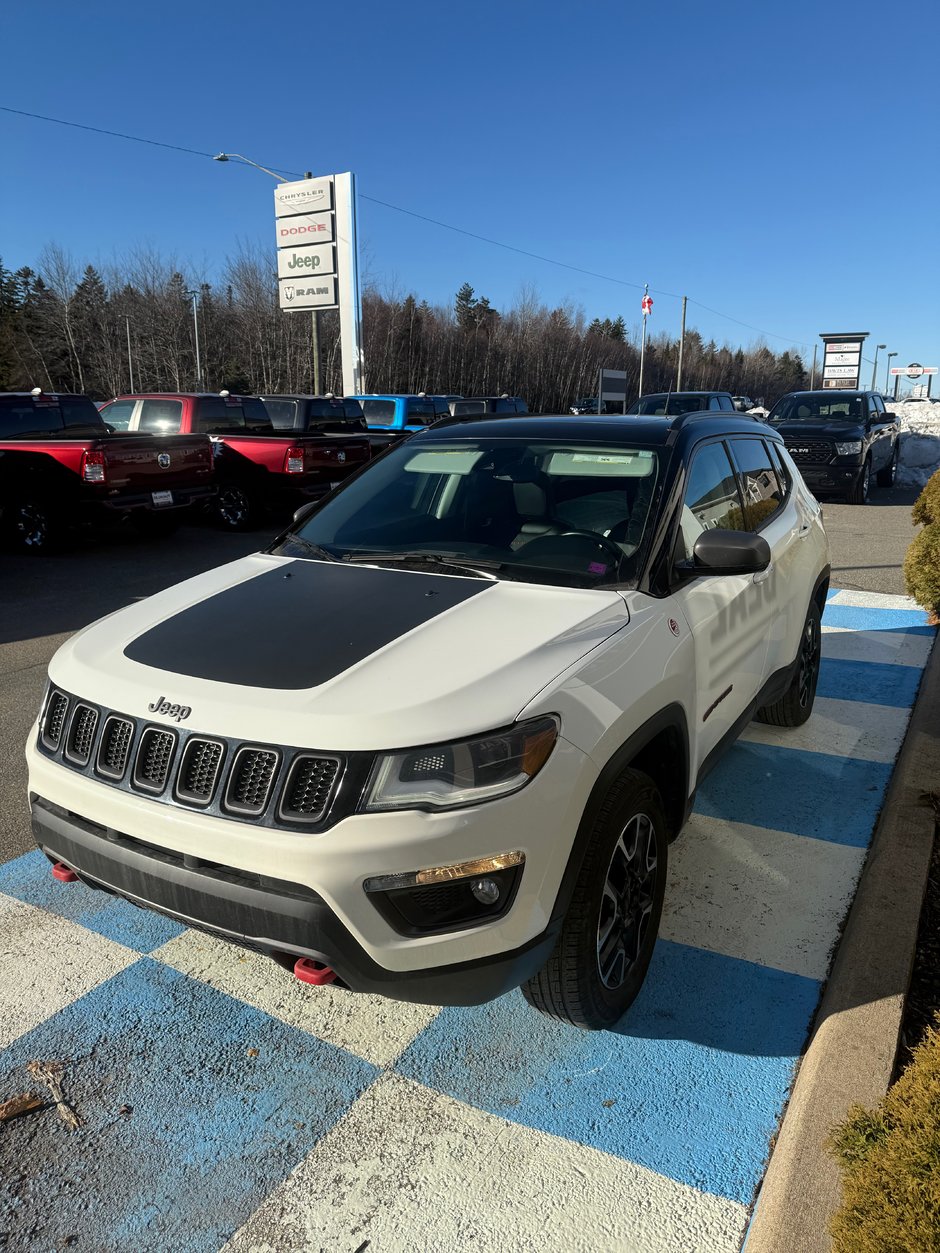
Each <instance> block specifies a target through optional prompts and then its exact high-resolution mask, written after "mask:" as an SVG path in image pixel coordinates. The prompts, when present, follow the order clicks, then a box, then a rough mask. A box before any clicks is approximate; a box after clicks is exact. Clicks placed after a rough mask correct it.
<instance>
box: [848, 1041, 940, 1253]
mask: <svg viewBox="0 0 940 1253" xmlns="http://www.w3.org/2000/svg"><path fill="white" fill-rule="evenodd" d="M938 1021H940V1016H938ZM913 1059H914V1060H913V1061H912V1063H911V1065H910V1066H908V1068H907V1070H905V1071H904V1073H903V1074H902V1076H901V1078H900V1079H899V1080H898V1081H897V1083H896V1084H895V1085H894V1086H893V1087H892V1088H891V1090H890V1091H889V1092H888V1094H887V1096H886V1097H885V1098H884V1100H883V1101H882V1102H881V1104H880V1105H879V1106H878V1108H877V1109H875V1110H866V1109H863V1108H862V1107H861V1106H854V1107H853V1108H852V1109H851V1110H850V1111H849V1115H848V1117H847V1118H846V1120H845V1122H843V1123H841V1124H840V1125H839V1126H838V1127H836V1128H835V1129H834V1130H833V1132H832V1134H831V1136H830V1139H829V1145H828V1147H829V1149H830V1151H831V1152H832V1153H833V1155H834V1156H835V1158H836V1159H837V1161H838V1162H839V1164H840V1166H841V1167H842V1207H841V1209H840V1210H839V1211H838V1213H837V1214H835V1216H834V1217H833V1218H832V1220H831V1222H830V1233H831V1235H832V1238H833V1253H937V1251H938V1250H940V1030H938V1029H937V1024H935V1025H934V1026H932V1027H930V1028H929V1029H928V1031H927V1033H926V1036H925V1038H924V1040H923V1042H922V1043H921V1044H920V1045H918V1047H917V1048H916V1049H915V1050H914V1053H913Z"/></svg>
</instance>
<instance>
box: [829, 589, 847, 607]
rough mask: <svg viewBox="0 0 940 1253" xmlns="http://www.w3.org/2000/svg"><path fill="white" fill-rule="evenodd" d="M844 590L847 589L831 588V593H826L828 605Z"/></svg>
mask: <svg viewBox="0 0 940 1253" xmlns="http://www.w3.org/2000/svg"><path fill="white" fill-rule="evenodd" d="M844 590H845V589H844V588H841V587H830V589H829V591H828V592H827V593H826V604H827V605H828V604H829V602H830V601H831V600H832V598H833V596H838V595H839V593H840V592H841V591H844Z"/></svg>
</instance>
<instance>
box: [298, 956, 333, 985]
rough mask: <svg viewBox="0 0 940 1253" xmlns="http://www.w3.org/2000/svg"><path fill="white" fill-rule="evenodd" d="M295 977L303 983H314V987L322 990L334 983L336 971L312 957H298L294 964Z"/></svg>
mask: <svg viewBox="0 0 940 1253" xmlns="http://www.w3.org/2000/svg"><path fill="white" fill-rule="evenodd" d="M294 976H295V978H297V979H299V980H300V982H301V983H312V984H313V985H314V987H317V988H322V987H324V986H325V985H326V984H327V983H332V982H333V980H334V979H335V978H336V971H335V970H333V969H332V968H331V967H329V966H324V965H323V963H322V962H315V961H314V960H313V958H312V957H298V958H297V960H296V961H295V962H294Z"/></svg>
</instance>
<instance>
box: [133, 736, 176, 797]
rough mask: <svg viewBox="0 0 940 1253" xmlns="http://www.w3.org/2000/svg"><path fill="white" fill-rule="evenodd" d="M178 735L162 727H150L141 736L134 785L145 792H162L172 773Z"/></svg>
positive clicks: (135, 764) (135, 765)
mask: <svg viewBox="0 0 940 1253" xmlns="http://www.w3.org/2000/svg"><path fill="white" fill-rule="evenodd" d="M175 748H176V735H175V733H174V732H173V731H164V730H163V728H162V727H148V728H147V730H146V731H145V732H144V733H143V735H142V736H141V737H140V747H139V748H138V749H137V760H136V762H135V763H134V786H135V787H137V788H140V789H141V791H144V792H162V791H163V789H164V787H166V781H167V778H168V777H169V773H170V763H171V762H172V760H173V751H174V749H175Z"/></svg>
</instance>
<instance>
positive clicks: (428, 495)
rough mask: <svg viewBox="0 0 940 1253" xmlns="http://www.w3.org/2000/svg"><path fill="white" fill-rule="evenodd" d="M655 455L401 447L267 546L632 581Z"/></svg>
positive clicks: (472, 445)
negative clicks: (294, 527) (278, 540)
mask: <svg viewBox="0 0 940 1253" xmlns="http://www.w3.org/2000/svg"><path fill="white" fill-rule="evenodd" d="M659 456H660V453H659V451H658V450H656V449H650V448H636V447H623V446H620V445H608V444H605V445H599V444H584V443H580V442H571V441H567V440H566V441H558V442H555V441H548V440H540V441H538V442H529V441H528V440H524V439H506V438H503V439H499V438H491V439H459V440H453V441H451V440H448V441H444V440H433V441H425V440H422V438H421V437H420V436H416V437H415V438H414V439H412V440H409V441H407V442H406V443H403V444H401V445H399V446H398V447H397V448H396V449H394V450H393V451H392V452H390V453H389V454H388V455H387V456H385V457H383V458H382V459H381V461H378V462H376V463H375V465H374V466H372V467H371V468H370V469H369V470H368V471H366V473H365V474H362V475H359V476H358V477H357V478H355V479H354V480H352V481H351V482H350V483H349V484H348V485H346V486H345V487H343V488H341V489H340V490H339V491H338V492H336V493H335V494H334V495H333V496H332V497H330V498H329V499H328V500H327V501H326V502H325V503H324V504H323V505H322V506H321V507H320V508H319V509H318V510H317V511H316V512H315V513H314V514H313V515H312V516H311V517H309V518H308V519H307V520H306V521H305V522H303V523H302V524H301V525H300V526H299V527H298V528H297V530H296V531H295V532H293V533H291V534H290V535H289V536H288V537H287V538H285V539H284V540H282V541H280V542H279V543H278V544H277V545H276V546H275V547H274V548H273V549H272V551H274V552H278V553H283V554H285V555H290V556H297V557H304V556H320V557H321V558H324V559H333V560H339V561H357V560H358V561H363V560H376V561H381V560H383V559H384V560H394V561H395V562H396V564H399V565H409V564H410V565H413V566H414V568H417V569H420V568H422V567H426V566H427V565H428V564H431V563H433V564H436V565H439V566H456V568H457V569H456V570H455V572H459V571H460V570H467V571H468V572H475V573H477V574H480V575H482V577H489V578H493V577H496V578H507V579H518V580H522V581H526V582H538V583H554V584H558V585H560V586H568V587H593V586H596V585H597V584H602V583H631V582H635V580H636V578H637V576H638V574H639V563H640V561H641V559H642V553H643V541H644V540H645V538H646V535H647V531H648V528H649V526H650V519H651V506H652V500H653V494H654V490H655V488H656V485H657V483H658V481H659V479H660V477H661V471H660V463H659Z"/></svg>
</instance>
